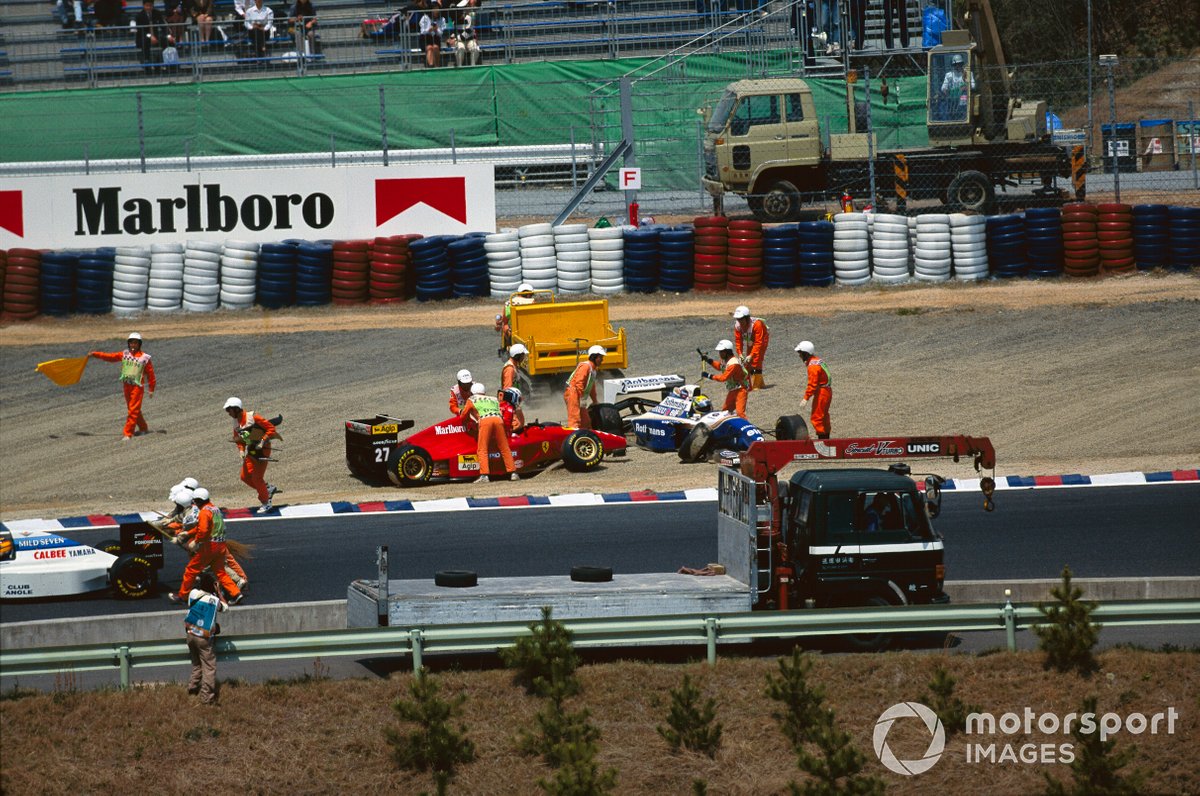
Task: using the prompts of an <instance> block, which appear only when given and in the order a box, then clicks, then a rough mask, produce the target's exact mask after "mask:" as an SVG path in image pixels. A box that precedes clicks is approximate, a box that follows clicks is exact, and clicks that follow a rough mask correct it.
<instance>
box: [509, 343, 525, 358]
mask: <svg viewBox="0 0 1200 796" xmlns="http://www.w3.org/2000/svg"><path fill="white" fill-rule="evenodd" d="M528 353H529V349H528V348H526V347H525V344H524V343H513V344H512V345H510V346H509V347H508V355H509V356H510V357H519V356H522V355H524V354H528Z"/></svg>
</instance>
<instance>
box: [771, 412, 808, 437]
mask: <svg viewBox="0 0 1200 796" xmlns="http://www.w3.org/2000/svg"><path fill="white" fill-rule="evenodd" d="M775 439H784V440H787V439H808V423H806V422H805V421H804V418H803V417H802V416H800V415H783V416H782V417H780V418H779V420H777V421H776V422H775Z"/></svg>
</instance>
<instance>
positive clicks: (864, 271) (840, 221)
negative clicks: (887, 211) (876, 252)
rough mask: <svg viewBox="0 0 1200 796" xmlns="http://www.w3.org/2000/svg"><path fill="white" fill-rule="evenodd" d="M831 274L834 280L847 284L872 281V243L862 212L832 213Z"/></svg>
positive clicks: (862, 283)
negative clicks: (833, 214)
mask: <svg viewBox="0 0 1200 796" xmlns="http://www.w3.org/2000/svg"><path fill="white" fill-rule="evenodd" d="M833 274H834V277H835V279H834V281H835V283H836V284H838V285H844V286H848V287H852V286H854V285H865V284H867V283H868V282H870V281H871V243H870V239H869V237H868V225H867V217H866V216H865V215H864V214H862V213H838V214H837V215H835V216H834V217H833Z"/></svg>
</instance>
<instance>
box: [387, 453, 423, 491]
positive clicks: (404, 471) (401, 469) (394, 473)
mask: <svg viewBox="0 0 1200 796" xmlns="http://www.w3.org/2000/svg"><path fill="white" fill-rule="evenodd" d="M387 474H388V478H389V479H391V481H392V483H394V484H396V485H397V486H415V485H417V484H427V483H429V479H430V477H431V476H432V475H433V460H432V459H431V458H430V457H429V454H428V453H426V452H425V449H424V448H418V447H417V446H416V445H402V446H400V447H397V448H396V449H395V450H393V451H392V452H391V453H390V454H388V462H387Z"/></svg>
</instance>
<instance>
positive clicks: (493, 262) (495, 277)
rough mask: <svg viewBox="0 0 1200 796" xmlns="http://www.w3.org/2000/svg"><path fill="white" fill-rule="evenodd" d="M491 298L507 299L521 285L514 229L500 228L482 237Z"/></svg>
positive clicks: (519, 257)
mask: <svg viewBox="0 0 1200 796" xmlns="http://www.w3.org/2000/svg"><path fill="white" fill-rule="evenodd" d="M483 249H484V251H485V252H487V258H488V281H489V282H490V283H491V290H492V298H495V299H502V300H507V299H508V297H509V296H510V295H511V294H513V293H516V292H517V288H518V287H520V286H521V273H522V269H521V244H520V242H519V241H518V239H517V231H516V230H501V231H500V232H495V233H492V234H491V235H488V236H487V237H486V238H484V239H483Z"/></svg>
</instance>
